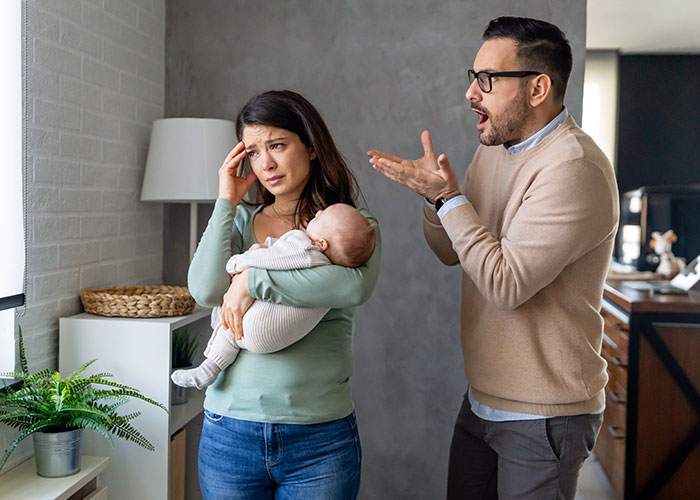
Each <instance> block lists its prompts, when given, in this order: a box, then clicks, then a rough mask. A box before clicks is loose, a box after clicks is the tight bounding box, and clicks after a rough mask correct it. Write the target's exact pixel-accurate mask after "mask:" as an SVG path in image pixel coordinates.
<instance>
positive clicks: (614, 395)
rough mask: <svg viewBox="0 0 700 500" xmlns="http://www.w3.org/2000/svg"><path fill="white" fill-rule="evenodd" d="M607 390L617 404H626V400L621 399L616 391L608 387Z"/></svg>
mask: <svg viewBox="0 0 700 500" xmlns="http://www.w3.org/2000/svg"><path fill="white" fill-rule="evenodd" d="M606 392H607V394H608V397H609V398H610V399H611V400H612V402H613V403H615V404H616V405H624V404H625V402H624V401H623V400H622V399H620V398H619V397H617V394H615V393H614V392H613V391H611V390H610V389H608V390H607V391H606Z"/></svg>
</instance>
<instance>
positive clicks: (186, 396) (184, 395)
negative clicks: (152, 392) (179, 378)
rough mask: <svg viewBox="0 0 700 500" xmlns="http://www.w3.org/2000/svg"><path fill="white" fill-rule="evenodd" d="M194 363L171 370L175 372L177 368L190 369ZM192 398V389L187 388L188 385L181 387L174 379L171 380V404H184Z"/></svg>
mask: <svg viewBox="0 0 700 500" xmlns="http://www.w3.org/2000/svg"><path fill="white" fill-rule="evenodd" d="M192 366H193V365H189V366H183V367H182V368H173V370H172V371H171V372H170V373H171V374H172V372H174V371H175V370H188V369H190V368H192ZM189 400H190V391H188V390H187V387H180V386H179V385H177V384H175V382H173V381H172V380H171V381H170V405H171V406H175V405H184V404H185V403H187V402H188V401H189Z"/></svg>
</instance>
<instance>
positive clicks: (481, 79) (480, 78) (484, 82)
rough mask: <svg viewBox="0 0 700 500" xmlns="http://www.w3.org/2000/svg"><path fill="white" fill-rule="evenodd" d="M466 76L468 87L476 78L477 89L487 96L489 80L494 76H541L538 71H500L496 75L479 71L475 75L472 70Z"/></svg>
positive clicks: (489, 86)
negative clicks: (467, 77)
mask: <svg viewBox="0 0 700 500" xmlns="http://www.w3.org/2000/svg"><path fill="white" fill-rule="evenodd" d="M467 74H468V75H469V85H471V84H472V82H473V81H474V78H476V81H477V83H478V84H479V88H480V89H481V91H482V92H485V93H487V94H488V93H489V92H491V86H492V82H491V78H493V77H494V76H506V77H508V78H523V77H526V76H532V75H541V74H542V73H540V72H539V71H500V72H498V73H489V72H488V71H479V72H476V73H475V72H474V70H473V69H470V70H467Z"/></svg>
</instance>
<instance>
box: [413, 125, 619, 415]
mask: <svg viewBox="0 0 700 500" xmlns="http://www.w3.org/2000/svg"><path fill="white" fill-rule="evenodd" d="M462 192H463V193H464V194H465V195H466V197H467V199H468V200H469V203H467V204H464V205H461V206H458V207H455V208H453V209H452V210H450V211H449V212H448V213H447V214H446V215H445V216H444V217H443V219H442V221H440V219H438V217H437V215H436V214H435V212H434V211H433V210H430V209H429V208H427V207H426V208H424V211H423V229H424V233H425V237H426V240H427V241H428V244H429V245H430V247H431V248H432V250H433V251H434V252H435V254H436V255H437V256H438V258H439V259H440V260H441V261H442V262H443V263H445V264H447V265H456V264H460V265H461V266H462V269H463V271H464V273H463V277H462V278H463V279H462V320H461V330H462V351H463V354H464V364H465V370H466V375H467V379H468V380H469V382H470V384H471V385H472V390H473V392H474V396H475V397H476V398H477V400H478V401H479V402H481V403H482V404H486V405H488V406H491V407H492V408H496V409H500V410H508V411H516V412H523V413H534V414H538V415H553V416H556V415H576V414H581V413H590V412H594V411H597V410H600V409H601V408H602V406H603V404H604V388H605V384H606V383H607V374H606V371H605V361H604V360H603V358H602V357H601V356H600V347H601V341H602V331H603V324H602V323H603V321H602V318H601V316H600V313H599V311H600V308H601V302H602V294H603V283H604V281H605V275H606V272H607V268H608V264H609V261H610V257H611V254H612V249H613V242H614V238H615V232H616V229H617V221H618V216H619V208H618V195H617V187H616V182H615V174H614V172H613V169H612V167H611V165H610V162H609V161H608V160H607V158H606V157H605V155H604V154H603V153H602V151H601V150H600V149H599V148H598V147H597V146H596V145H595V143H594V142H593V140H592V139H591V138H590V137H588V136H587V135H586V134H585V133H584V132H583V131H582V130H581V129H580V128H579V127H578V126H577V125H576V123H575V122H574V120H573V119H572V118H569V119H567V120H566V121H565V122H564V123H563V124H562V125H560V126H559V127H558V128H557V129H556V130H555V131H554V132H552V133H551V134H550V135H548V136H547V137H546V138H545V139H544V140H543V141H542V142H540V143H539V144H537V145H536V146H534V147H533V148H531V149H529V150H527V151H524V152H522V153H518V154H510V153H508V152H507V150H506V149H505V148H504V147H503V146H493V147H485V146H480V147H479V149H478V150H477V152H476V154H475V155H474V159H473V161H472V163H471V165H470V166H469V169H468V170H467V175H466V178H465V181H464V184H463V186H462Z"/></svg>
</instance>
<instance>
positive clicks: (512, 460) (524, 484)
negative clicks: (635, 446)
mask: <svg viewBox="0 0 700 500" xmlns="http://www.w3.org/2000/svg"><path fill="white" fill-rule="evenodd" d="M602 423H603V415H602V413H601V414H597V415H592V414H586V415H576V416H571V417H553V418H542V419H537V420H517V421H513V422H491V421H488V420H483V419H481V418H479V417H477V416H476V415H474V413H472V410H471V406H470V404H469V400H468V398H467V397H465V398H464V401H463V402H462V407H461V408H460V410H459V415H458V416H457V422H456V423H455V429H454V434H453V436H452V444H451V446H450V462H449V466H448V473H447V499H448V500H491V499H493V500H496V499H500V500H516V499H517V500H549V499H552V500H554V499H566V500H573V499H574V496H575V495H576V483H577V481H578V474H579V470H580V469H581V466H582V465H583V462H584V460H586V458H588V456H589V455H590V454H591V451H592V450H593V446H594V445H595V440H596V438H597V437H598V431H599V430H600V427H601V424H602Z"/></svg>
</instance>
